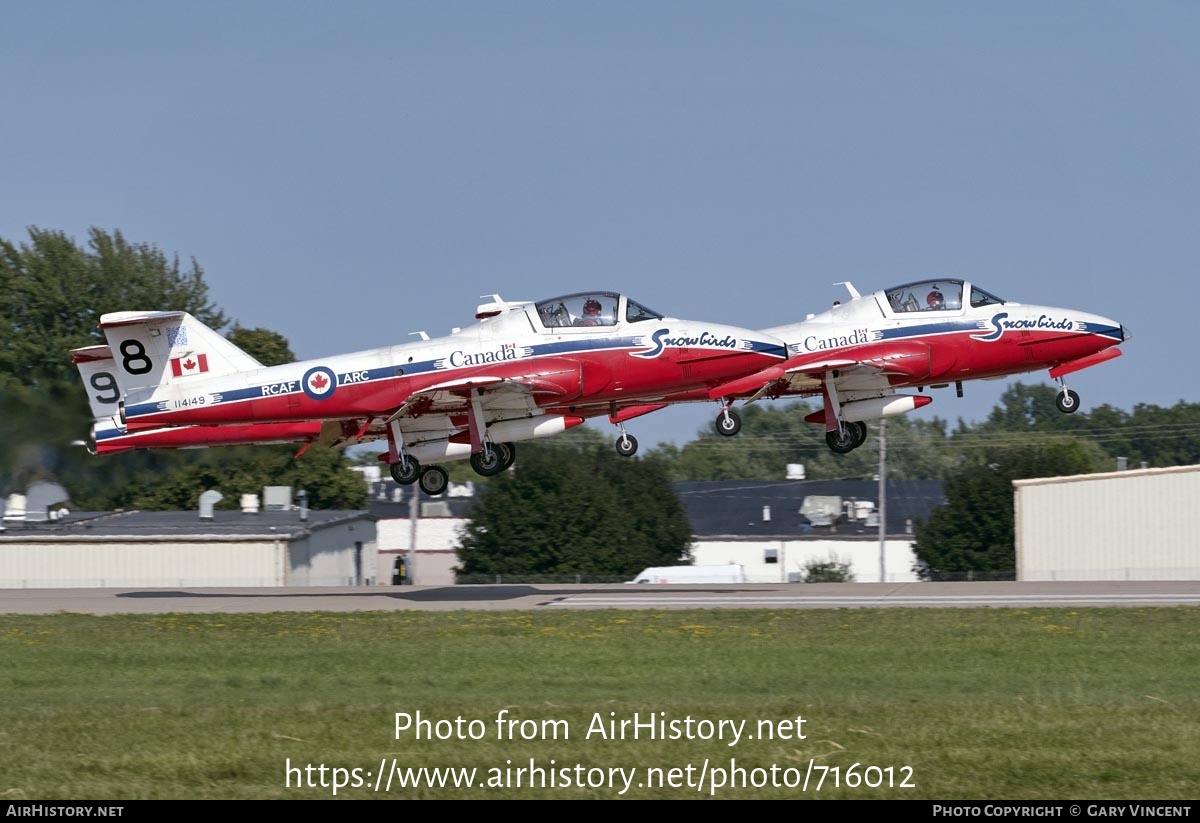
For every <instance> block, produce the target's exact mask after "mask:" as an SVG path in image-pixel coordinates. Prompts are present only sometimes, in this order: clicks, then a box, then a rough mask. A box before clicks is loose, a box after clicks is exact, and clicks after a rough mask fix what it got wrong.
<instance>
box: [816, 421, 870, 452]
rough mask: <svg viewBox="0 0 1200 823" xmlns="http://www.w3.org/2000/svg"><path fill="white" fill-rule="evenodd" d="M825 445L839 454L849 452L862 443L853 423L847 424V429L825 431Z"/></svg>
mask: <svg viewBox="0 0 1200 823" xmlns="http://www.w3.org/2000/svg"><path fill="white" fill-rule="evenodd" d="M825 445H827V446H829V448H830V450H832V451H834V452H837V453H838V454H848V453H849V452H852V451H854V450H855V449H856V448H858V447H859V445H861V444H860V443H859V442H858V434H857V432H856V431H855V429H854V426H853V425H847V426H845V430H844V431H843V430H840V429H834V430H833V431H831V432H825Z"/></svg>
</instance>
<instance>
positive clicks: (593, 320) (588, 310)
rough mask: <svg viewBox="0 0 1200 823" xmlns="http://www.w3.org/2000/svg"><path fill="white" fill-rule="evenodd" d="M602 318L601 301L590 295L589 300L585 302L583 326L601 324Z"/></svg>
mask: <svg viewBox="0 0 1200 823" xmlns="http://www.w3.org/2000/svg"><path fill="white" fill-rule="evenodd" d="M601 322H602V321H601V320H600V301H599V300H597V299H596V298H594V297H589V298H588V299H587V302H586V303H584V304H583V320H582V321H581V322H580V324H579V325H581V326H599V325H600V323H601Z"/></svg>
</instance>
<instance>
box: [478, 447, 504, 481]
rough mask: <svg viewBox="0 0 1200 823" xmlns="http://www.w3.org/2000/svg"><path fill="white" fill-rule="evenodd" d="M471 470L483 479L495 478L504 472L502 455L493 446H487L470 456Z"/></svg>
mask: <svg viewBox="0 0 1200 823" xmlns="http://www.w3.org/2000/svg"><path fill="white" fill-rule="evenodd" d="M471 468H473V469H474V470H475V473H476V474H479V475H483V476H484V477H495V476H496V475H497V474H499V473H500V472H502V471H504V455H503V454H502V453H501V452H500V449H499V448H498V447H496V446H495V445H489V446H488V447H487V448H486V449H484V450H482V451H477V452H475V453H474V454H472V455H471Z"/></svg>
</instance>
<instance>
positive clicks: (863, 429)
mask: <svg viewBox="0 0 1200 823" xmlns="http://www.w3.org/2000/svg"><path fill="white" fill-rule="evenodd" d="M846 427H847V428H849V429H850V430H851V432H853V434H854V448H856V449H857V448H858V447H859V446H861V445H862V444H863V443H866V442H867V424H866V423H864V422H863V421H861V420H856V421H855V422H853V423H848V424H846Z"/></svg>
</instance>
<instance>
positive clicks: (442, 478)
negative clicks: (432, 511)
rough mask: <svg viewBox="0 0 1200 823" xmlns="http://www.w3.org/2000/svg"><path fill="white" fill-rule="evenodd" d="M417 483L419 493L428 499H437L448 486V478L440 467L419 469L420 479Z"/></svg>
mask: <svg viewBox="0 0 1200 823" xmlns="http://www.w3.org/2000/svg"><path fill="white" fill-rule="evenodd" d="M418 482H419V484H420V486H421V491H423V492H425V493H426V494H427V495H429V496H430V497H437V496H438V495H439V494H441V493H442V492H444V491H445V490H446V486H448V485H450V476H449V475H447V474H446V470H445V469H443V468H442V467H441V466H426V467H425V468H423V469H421V478H420V480H419V481H418Z"/></svg>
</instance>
